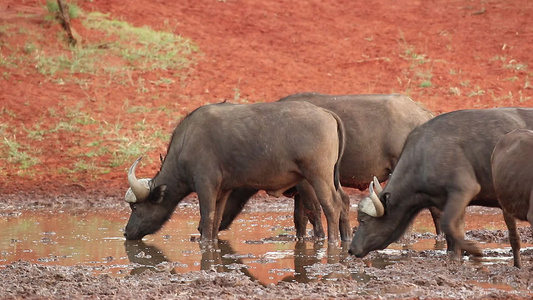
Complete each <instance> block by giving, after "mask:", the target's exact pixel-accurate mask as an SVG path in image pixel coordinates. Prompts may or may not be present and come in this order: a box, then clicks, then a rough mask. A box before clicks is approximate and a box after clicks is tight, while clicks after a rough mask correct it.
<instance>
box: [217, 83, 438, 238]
mask: <svg viewBox="0 0 533 300" xmlns="http://www.w3.org/2000/svg"><path fill="white" fill-rule="evenodd" d="M279 101H280V102H294V101H296V102H301V101H306V102H310V103H312V104H314V105H317V106H320V107H323V108H325V109H328V110H330V111H333V112H334V113H336V114H337V115H338V116H339V117H340V118H341V120H342V121H343V123H344V127H345V128H346V149H345V151H344V156H343V157H342V159H341V165H340V180H341V184H342V186H343V187H352V188H357V189H360V190H365V189H366V188H367V187H368V183H369V182H370V179H371V178H372V176H377V177H378V178H379V180H386V179H387V178H388V176H389V174H390V173H391V171H392V169H393V168H394V166H395V165H396V163H397V161H398V158H399V157H400V153H401V151H402V148H403V145H404V143H405V139H406V138H407V135H408V134H409V133H410V132H411V131H412V130H413V129H414V128H415V127H417V126H418V125H420V124H422V123H424V122H425V121H427V120H429V119H431V118H432V117H433V116H432V114H431V113H430V112H428V111H427V110H425V109H424V108H422V107H421V106H420V105H419V104H417V103H416V102H414V101H413V100H411V99H410V98H409V97H406V96H403V95H398V94H394V95H342V96H333V95H323V94H317V93H302V94H295V95H290V96H288V97H285V98H282V99H280V100H279ZM256 192H257V190H254V189H250V188H246V189H239V190H235V191H234V192H233V193H232V194H231V195H230V197H229V200H228V203H227V205H226V210H225V211H224V216H223V218H222V223H221V228H220V230H224V229H227V228H228V227H229V226H230V224H231V222H232V221H233V220H234V219H235V218H236V217H237V215H238V214H239V213H240V212H241V210H242V209H243V207H244V205H245V204H246V202H247V201H248V199H249V198H250V197H251V196H252V195H254V194H255V193H256ZM298 192H299V194H297V195H296V196H295V205H294V207H295V211H294V222H295V226H296V235H297V236H298V237H300V238H301V237H303V236H305V228H306V225H307V216H306V214H305V213H304V212H303V210H306V211H307V212H308V216H309V220H310V221H311V223H312V224H313V227H314V235H315V237H318V238H323V237H324V232H323V230H322V222H321V221H320V220H321V218H320V216H321V212H320V205H319V204H318V202H317V201H316V199H315V198H316V197H315V196H314V194H313V193H312V191H307V190H305V189H304V188H302V187H298ZM341 195H342V196H343V201H344V202H345V203H346V202H348V203H349V201H350V200H349V198H348V197H347V196H345V195H344V194H341ZM301 198H304V199H305V201H300V200H301ZM308 199H315V200H308ZM302 202H303V203H305V204H306V205H305V207H304V205H302V204H303V203H302ZM432 214H433V216H434V219H435V220H436V219H437V211H436V210H432ZM435 225H436V230H437V234H439V233H440V227H439V222H438V221H435ZM345 230H346V229H345Z"/></svg>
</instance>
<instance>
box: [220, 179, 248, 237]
mask: <svg viewBox="0 0 533 300" xmlns="http://www.w3.org/2000/svg"><path fill="white" fill-rule="evenodd" d="M257 191H258V190H257V189H254V188H238V189H234V190H233V191H232V192H231V194H230V195H229V197H228V201H227V202H226V207H225V208H224V213H223V215H222V221H221V222H220V227H219V229H218V230H219V231H222V230H226V229H228V228H229V226H230V225H231V223H233V221H234V220H235V218H237V216H238V215H239V214H240V213H241V211H242V210H243V209H244V206H245V205H246V203H248V201H249V200H250V198H251V197H252V196H253V195H255V194H256V193H257Z"/></svg>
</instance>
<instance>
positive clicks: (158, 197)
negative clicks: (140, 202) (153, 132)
mask: <svg viewBox="0 0 533 300" xmlns="http://www.w3.org/2000/svg"><path fill="white" fill-rule="evenodd" d="M166 189H167V185H166V184H162V185H159V186H156V187H155V188H154V189H153V191H152V195H153V196H152V202H153V203H155V204H159V203H161V202H162V201H163V199H164V197H165V190H166Z"/></svg>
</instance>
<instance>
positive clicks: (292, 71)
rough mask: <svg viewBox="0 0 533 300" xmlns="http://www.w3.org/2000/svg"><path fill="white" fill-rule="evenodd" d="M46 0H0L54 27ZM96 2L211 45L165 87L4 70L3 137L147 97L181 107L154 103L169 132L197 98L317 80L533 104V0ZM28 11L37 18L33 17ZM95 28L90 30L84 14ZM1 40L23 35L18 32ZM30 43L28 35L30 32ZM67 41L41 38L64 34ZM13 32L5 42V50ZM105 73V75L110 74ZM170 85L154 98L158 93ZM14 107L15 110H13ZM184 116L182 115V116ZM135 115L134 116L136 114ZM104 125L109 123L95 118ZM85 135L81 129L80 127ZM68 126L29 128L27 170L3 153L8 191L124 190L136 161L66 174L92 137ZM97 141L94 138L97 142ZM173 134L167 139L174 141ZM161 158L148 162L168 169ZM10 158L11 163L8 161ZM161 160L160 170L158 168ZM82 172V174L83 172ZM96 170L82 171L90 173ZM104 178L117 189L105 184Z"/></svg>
mask: <svg viewBox="0 0 533 300" xmlns="http://www.w3.org/2000/svg"><path fill="white" fill-rule="evenodd" d="M43 3H44V1H35V0H34V1H25V2H24V3H20V1H11V0H8V1H7V3H3V4H1V5H0V16H1V17H2V18H0V25H2V24H17V26H20V27H21V28H22V27H24V26H32V24H33V25H35V24H40V26H41V27H44V28H45V32H44V33H43V34H46V35H54V34H56V33H57V32H58V31H60V28H59V26H50V25H46V24H44V25H43V23H42V19H43V18H44V14H45V10H44V8H42V6H41V5H42V4H43ZM78 5H79V6H80V7H81V8H82V9H83V10H84V11H87V12H90V11H100V12H103V13H110V15H111V16H112V17H113V18H116V19H122V20H125V21H127V22H129V23H132V24H133V25H135V26H144V25H148V26H151V27H152V28H154V29H166V28H175V32H176V33H178V34H180V35H182V36H184V37H187V38H190V39H192V41H194V42H195V43H196V44H197V45H198V46H199V48H200V51H201V53H202V55H201V56H200V57H199V58H198V59H197V65H195V66H193V67H192V68H191V69H190V70H189V71H188V76H187V77H186V78H185V79H184V80H183V81H182V82H177V83H175V84H173V85H170V86H167V87H158V86H155V85H151V86H148V89H149V91H148V93H139V92H138V91H137V87H136V86H130V85H124V84H120V83H118V82H115V83H113V81H112V80H109V78H99V77H94V76H89V78H85V80H88V81H89V83H90V84H89V85H88V86H87V89H86V90H84V89H82V88H80V86H78V85H76V84H65V85H60V84H57V82H54V81H53V80H51V79H49V78H45V77H44V76H43V75H41V74H39V73H38V72H37V71H36V70H35V69H32V68H22V69H18V70H9V69H8V70H6V69H5V68H4V67H2V66H1V65H0V71H2V69H4V70H5V71H6V72H9V75H10V76H4V77H3V78H0V91H2V92H1V93H0V99H1V102H0V103H1V108H2V109H3V110H4V111H6V110H7V111H9V112H12V114H14V115H15V117H13V118H12V119H13V120H12V121H10V123H9V126H10V129H8V130H4V131H3V133H4V135H5V136H11V135H16V136H17V139H19V140H23V139H24V137H23V134H21V131H22V128H31V127H32V126H33V125H34V124H35V123H36V122H43V121H44V122H46V118H43V117H42V116H44V115H46V114H47V110H48V109H49V108H54V107H63V106H69V105H70V106H72V107H75V106H76V105H79V103H80V102H82V103H83V109H85V110H87V111H92V112H93V113H94V114H96V116H97V117H98V118H101V119H103V120H106V122H109V123H113V122H117V120H121V121H122V120H126V119H127V116H126V115H125V114H124V111H123V109H122V107H123V106H124V101H125V100H126V99H127V100H128V101H129V102H130V103H142V104H143V105H146V106H148V107H165V106H166V107H171V108H172V109H174V110H175V112H173V113H171V114H169V115H167V116H165V117H164V118H161V117H160V116H155V117H154V116H151V115H152V113H150V112H147V113H145V115H142V116H141V117H142V118H144V119H146V122H147V123H148V124H154V122H158V123H159V124H161V125H162V126H163V128H168V131H167V132H170V131H171V130H172V128H173V126H175V124H176V119H177V118H179V117H180V116H182V115H183V114H185V113H186V112H188V111H191V110H192V109H194V108H196V107H198V106H200V105H203V104H206V103H209V102H218V101H221V100H223V99H229V100H230V101H237V102H256V101H274V100H277V99H278V98H280V97H283V96H285V95H288V94H291V93H297V92H304V91H314V92H323V93H332V94H344V93H393V92H399V93H405V94H409V95H410V96H411V97H412V98H413V99H415V100H417V101H420V102H422V103H423V104H425V105H426V106H427V107H428V108H429V109H431V110H433V111H434V112H436V113H437V114H438V113H442V112H448V111H451V110H456V109H464V108H486V107H499V106H531V105H532V103H533V89H532V87H533V84H531V83H530V81H531V80H532V79H531V78H533V77H532V76H530V75H531V67H529V66H531V65H533V64H531V53H533V25H532V22H531V20H532V19H533V3H532V2H531V1H527V0H521V1H462V0H461V1H459V0H454V1H430V2H428V1H386V0H382V1H363V2H361V1H359V2H358V1H341V0H338V1H333V2H327V3H325V2H323V1H310V2H305V3H304V2H298V1H296V2H294V1H266V2H265V1H255V0H249V1H233V0H228V1H166V2H163V1H148V0H146V1H128V2H123V1H95V2H89V1H79V3H78ZM24 14H29V15H30V16H29V17H24ZM73 25H74V27H75V28H76V27H77V29H78V31H79V32H80V34H81V35H82V37H83V39H84V40H86V41H87V40H95V39H97V38H98V37H96V36H91V32H90V31H87V30H83V28H81V26H80V24H78V23H76V22H74V24H73ZM0 41H4V42H8V43H10V44H11V45H13V44H14V43H17V41H13V40H10V39H9V36H0ZM18 42H19V43H23V41H18ZM53 42H56V40H55V39H48V40H43V43H53ZM10 44H2V48H1V50H2V53H3V55H4V56H6V55H7V53H9V46H10ZM141 75H142V76H143V78H147V81H148V80H150V79H151V78H155V79H157V78H161V77H172V75H173V72H172V71H152V72H146V73H143V74H139V73H135V72H134V73H133V74H132V75H131V77H132V79H133V82H135V81H136V79H137V78H139V77H140V76H141ZM104 82H105V84H104ZM156 94H157V95H158V97H157V98H156V99H154V98H153V97H151V96H153V95H156ZM4 115H5V114H4ZM172 115H174V116H176V117H172ZM129 122H130V121H124V126H130V125H131V124H129ZM94 130H98V128H95V129H94ZM74 134H75V133H74ZM78 139H79V140H76V141H75V142H72V136H71V135H70V134H68V135H56V136H53V137H50V138H46V139H44V140H42V141H35V140H33V141H32V140H29V139H28V140H24V143H28V144H31V145H30V146H31V147H34V148H36V149H41V150H40V154H39V155H40V161H41V163H40V164H37V165H36V166H35V167H34V169H35V170H37V171H38V172H37V175H34V176H33V177H31V176H30V177H29V178H28V177H27V176H18V175H16V174H18V173H19V170H17V168H18V166H17V165H12V164H9V163H6V162H5V161H3V160H4V157H0V162H1V164H2V165H3V172H0V175H1V176H2V177H3V179H2V180H1V181H0V189H1V190H2V193H4V194H11V193H16V192H19V191H36V192H37V193H39V194H48V193H52V194H53V193H69V192H72V193H79V192H80V191H81V192H83V191H93V190H96V191H99V190H106V191H108V193H109V194H110V195H114V194H115V193H116V192H119V191H120V194H121V193H122V192H123V190H124V189H125V188H126V185H125V180H124V178H125V177H124V174H125V169H126V168H127V165H128V164H129V162H128V163H124V164H123V165H121V166H119V167H115V168H112V169H111V170H110V171H109V172H108V173H107V174H102V175H98V176H97V177H96V178H90V179H84V178H83V177H84V176H75V175H72V174H70V173H66V172H63V173H58V172H57V170H58V169H61V168H70V167H72V165H73V164H74V163H75V159H76V157H75V155H73V154H69V153H68V151H67V150H68V149H75V152H76V153H84V152H85V151H88V149H84V145H87V144H88V143H90V142H91V140H90V139H94V137H83V136H81V137H78ZM87 139H89V140H87ZM161 143H162V144H166V143H167V141H162V142H161ZM164 151H165V148H164V147H161V149H158V151H154V152H153V153H149V155H150V157H152V159H153V160H154V163H152V164H151V165H150V166H145V167H143V169H144V170H145V171H146V173H148V174H152V173H153V172H155V170H156V169H157V154H158V152H164ZM0 170H2V169H0ZM150 172H152V173H150ZM78 175H80V174H78ZM81 175H84V174H81ZM103 182H105V187H102V185H101V184H102V183H103Z"/></svg>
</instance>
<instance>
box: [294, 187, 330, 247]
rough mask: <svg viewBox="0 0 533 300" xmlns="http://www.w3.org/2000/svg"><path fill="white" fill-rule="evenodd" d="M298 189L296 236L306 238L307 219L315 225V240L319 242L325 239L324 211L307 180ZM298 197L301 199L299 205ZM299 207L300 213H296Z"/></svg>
mask: <svg viewBox="0 0 533 300" xmlns="http://www.w3.org/2000/svg"><path fill="white" fill-rule="evenodd" d="M297 189H298V194H297V195H296V196H295V197H294V201H295V203H294V207H295V212H294V214H295V218H294V225H295V226H296V236H297V237H298V238H302V237H304V236H305V228H306V225H307V221H305V219H307V220H309V222H311V224H312V225H313V233H314V238H315V239H318V240H320V239H324V237H325V235H324V228H323V226H322V209H321V208H320V203H319V201H318V199H317V195H316V193H315V191H314V189H313V187H312V186H311V185H310V184H309V183H308V182H307V181H306V180H303V181H302V182H301V183H300V184H298V186H297ZM297 197H298V198H299V199H298V201H299V202H300V203H299V204H297V203H296V200H297ZM297 205H298V206H297ZM297 207H298V209H299V211H298V213H297V212H296V208H297Z"/></svg>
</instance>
